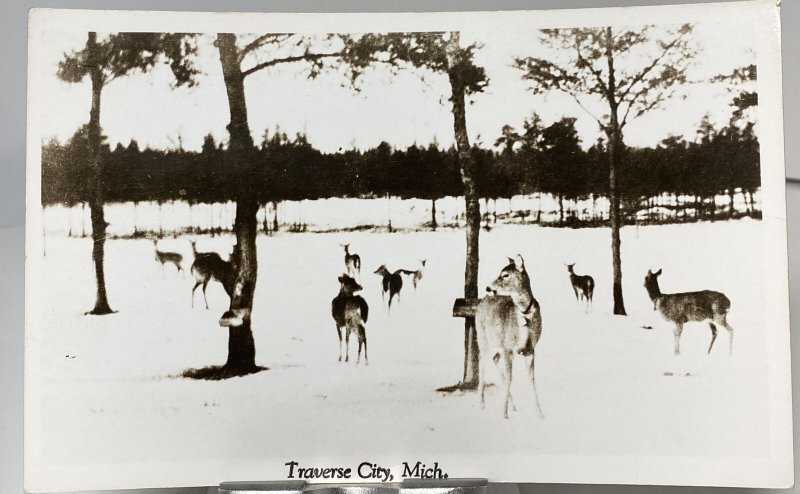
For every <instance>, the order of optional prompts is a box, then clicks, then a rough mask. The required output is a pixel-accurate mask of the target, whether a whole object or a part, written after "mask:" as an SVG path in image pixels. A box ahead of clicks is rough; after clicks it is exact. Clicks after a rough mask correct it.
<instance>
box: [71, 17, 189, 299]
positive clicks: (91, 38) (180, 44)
mask: <svg viewBox="0 0 800 494" xmlns="http://www.w3.org/2000/svg"><path fill="white" fill-rule="evenodd" d="M195 50H196V48H195V45H194V43H193V37H192V36H190V35H185V34H158V33H116V34H111V35H109V36H107V37H106V38H104V39H103V40H101V41H98V39H97V33H96V32H90V33H88V37H87V40H86V45H85V46H84V48H83V49H82V50H79V51H75V52H72V53H69V54H65V55H64V58H63V59H62V60H61V62H60V63H59V66H58V77H59V78H60V79H62V80H64V81H66V82H72V83H77V82H81V81H83V79H84V78H86V77H88V78H89V80H90V81H91V84H92V101H91V109H90V111H89V125H88V126H87V140H88V145H89V161H90V162H91V168H92V177H91V179H90V180H91V185H90V187H89V190H90V198H89V207H90V211H91V218H92V241H93V247H92V260H93V262H94V269H95V277H96V279H97V298H96V301H95V305H94V309H92V310H91V311H89V312H88V313H89V314H96V315H103V314H110V313H112V312H113V311H112V310H111V307H110V305H109V303H108V295H107V294H106V281H105V272H104V255H105V239H106V227H107V226H108V224H107V223H106V220H105V215H104V213H103V203H104V191H105V183H104V179H103V175H104V174H103V159H102V153H101V146H102V135H101V126H100V102H101V96H102V93H103V88H105V87H106V86H107V85H108V84H109V83H111V82H112V81H113V80H114V79H117V78H120V77H124V76H126V75H128V74H130V73H132V72H136V71H139V72H147V71H149V70H151V69H152V68H153V67H155V65H156V64H157V63H159V62H166V63H168V64H169V66H170V68H171V69H172V73H173V75H174V76H175V84H176V85H183V84H189V85H191V84H193V81H194V75H195V74H196V73H197V72H196V70H195V67H194V65H193V63H192V62H193V55H194V53H195Z"/></svg>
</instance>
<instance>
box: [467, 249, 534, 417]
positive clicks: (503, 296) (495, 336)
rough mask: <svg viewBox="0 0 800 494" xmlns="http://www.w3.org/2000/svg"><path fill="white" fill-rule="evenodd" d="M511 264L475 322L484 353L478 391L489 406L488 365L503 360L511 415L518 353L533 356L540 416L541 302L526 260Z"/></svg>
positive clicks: (530, 372) (505, 412) (505, 411)
mask: <svg viewBox="0 0 800 494" xmlns="http://www.w3.org/2000/svg"><path fill="white" fill-rule="evenodd" d="M508 260H509V264H508V266H506V267H505V268H503V270H502V271H500V276H498V277H497V279H495V280H494V281H493V282H492V283H491V284H490V285H489V286H488V287H486V291H487V292H489V293H490V295H487V296H486V297H484V298H483V299H482V300H481V301H480V302H479V303H478V306H477V307H476V309H475V324H476V329H477V336H478V349H479V353H480V363H479V365H480V368H479V372H478V391H479V394H480V399H481V406H482V407H483V406H485V401H484V391H485V389H486V375H485V374H486V366H487V365H488V362H489V360H493V361H494V362H495V364H496V363H497V362H499V361H501V360H502V362H503V368H502V372H501V375H502V376H503V379H504V380H505V388H506V389H505V405H504V407H503V417H505V418H508V405H509V403H511V406H512V407H514V401H513V399H512V398H511V374H512V369H513V358H514V355H515V354H520V355H524V356H530V359H531V361H530V366H529V368H528V376H529V378H530V380H531V385H532V386H533V396H534V399H535V400H536V408H537V409H538V411H539V415H541V414H542V407H541V405H540V404H539V395H538V393H537V392H536V379H535V377H534V364H535V360H536V354H535V349H536V343H538V342H539V338H540V337H541V335H542V314H541V311H540V308H539V302H537V301H536V299H535V298H534V297H533V292H532V291H531V281H530V278H529V277H528V273H527V271H526V270H525V261H524V260H523V259H522V256H520V255H517V256H516V257H515V258H514V259H511V258H509V259H508Z"/></svg>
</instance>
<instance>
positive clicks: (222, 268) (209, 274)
mask: <svg viewBox="0 0 800 494" xmlns="http://www.w3.org/2000/svg"><path fill="white" fill-rule="evenodd" d="M191 244H192V252H193V253H194V262H193V263H192V269H191V271H192V275H194V279H195V284H194V287H192V307H194V292H195V290H197V287H199V286H201V285H202V287H203V300H204V301H205V303H206V309H208V298H207V297H206V288H207V287H208V283H209V282H210V281H212V280H216V281H218V282H220V284H222V288H223V289H224V290H225V293H227V294H228V297H231V296H232V295H233V286H234V283H235V281H236V264H237V262H238V251H237V247H236V246H234V248H233V254H231V259H230V260H229V261H225V260H223V259H222V257H220V255H219V254H217V253H216V252H198V251H197V245H196V243H195V242H194V241H192V242H191Z"/></svg>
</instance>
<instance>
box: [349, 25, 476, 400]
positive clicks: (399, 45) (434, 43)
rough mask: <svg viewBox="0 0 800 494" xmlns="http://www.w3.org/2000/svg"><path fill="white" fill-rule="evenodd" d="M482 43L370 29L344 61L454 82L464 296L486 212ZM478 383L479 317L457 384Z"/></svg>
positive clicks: (469, 329) (470, 289) (470, 294)
mask: <svg viewBox="0 0 800 494" xmlns="http://www.w3.org/2000/svg"><path fill="white" fill-rule="evenodd" d="M476 48H477V44H474V43H473V44H469V45H466V46H462V44H461V37H460V33H459V32H441V33H435V32H432V33H389V34H368V35H364V36H363V37H361V38H359V39H358V40H356V41H355V42H354V43H352V44H351V45H350V46H348V50H347V53H346V55H345V58H344V60H345V62H347V63H348V64H349V66H350V67H351V69H353V70H354V74H357V73H358V72H357V70H358V69H359V68H363V67H366V66H368V65H370V64H374V63H387V64H390V65H392V66H393V67H398V68H402V67H408V68H412V69H421V70H422V71H427V72H432V73H434V74H441V75H446V76H447V79H448V81H449V83H450V103H451V105H452V107H451V111H452V114H453V135H454V137H455V143H456V150H457V154H458V162H459V165H460V171H461V182H462V184H463V187H464V201H465V202H466V241H467V242H466V243H467V248H466V265H465V268H464V297H466V298H468V299H476V298H478V263H479V253H478V235H479V234H480V226H481V211H480V204H479V195H478V183H477V175H478V172H477V166H476V163H475V160H474V159H473V156H472V149H471V146H470V143H469V134H468V132H467V110H466V102H467V98H468V96H470V95H472V94H475V93H479V92H482V91H483V89H484V88H485V87H486V86H487V85H488V83H489V80H488V78H487V77H486V72H485V71H484V69H483V68H482V67H479V66H477V65H476V64H475V63H474V54H475V50H476ZM477 383H478V345H477V335H476V332H475V320H474V318H467V319H466V322H465V327H464V375H463V379H462V381H461V383H459V384H458V385H456V386H454V387H453V388H452V389H475V388H476V387H477Z"/></svg>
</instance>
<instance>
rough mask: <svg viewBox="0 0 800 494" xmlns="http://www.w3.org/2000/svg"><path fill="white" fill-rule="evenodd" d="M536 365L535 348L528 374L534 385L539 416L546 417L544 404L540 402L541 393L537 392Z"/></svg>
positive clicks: (534, 396) (534, 397) (534, 395)
mask: <svg viewBox="0 0 800 494" xmlns="http://www.w3.org/2000/svg"><path fill="white" fill-rule="evenodd" d="M535 367H536V351H535V350H534V351H533V352H532V353H531V365H530V367H529V368H528V375H529V376H530V378H531V384H532V385H533V399H534V400H536V409H537V410H539V416H540V417H544V414H543V413H542V406H541V405H540V404H539V393H538V392H536V377H535V375H534V370H535Z"/></svg>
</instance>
